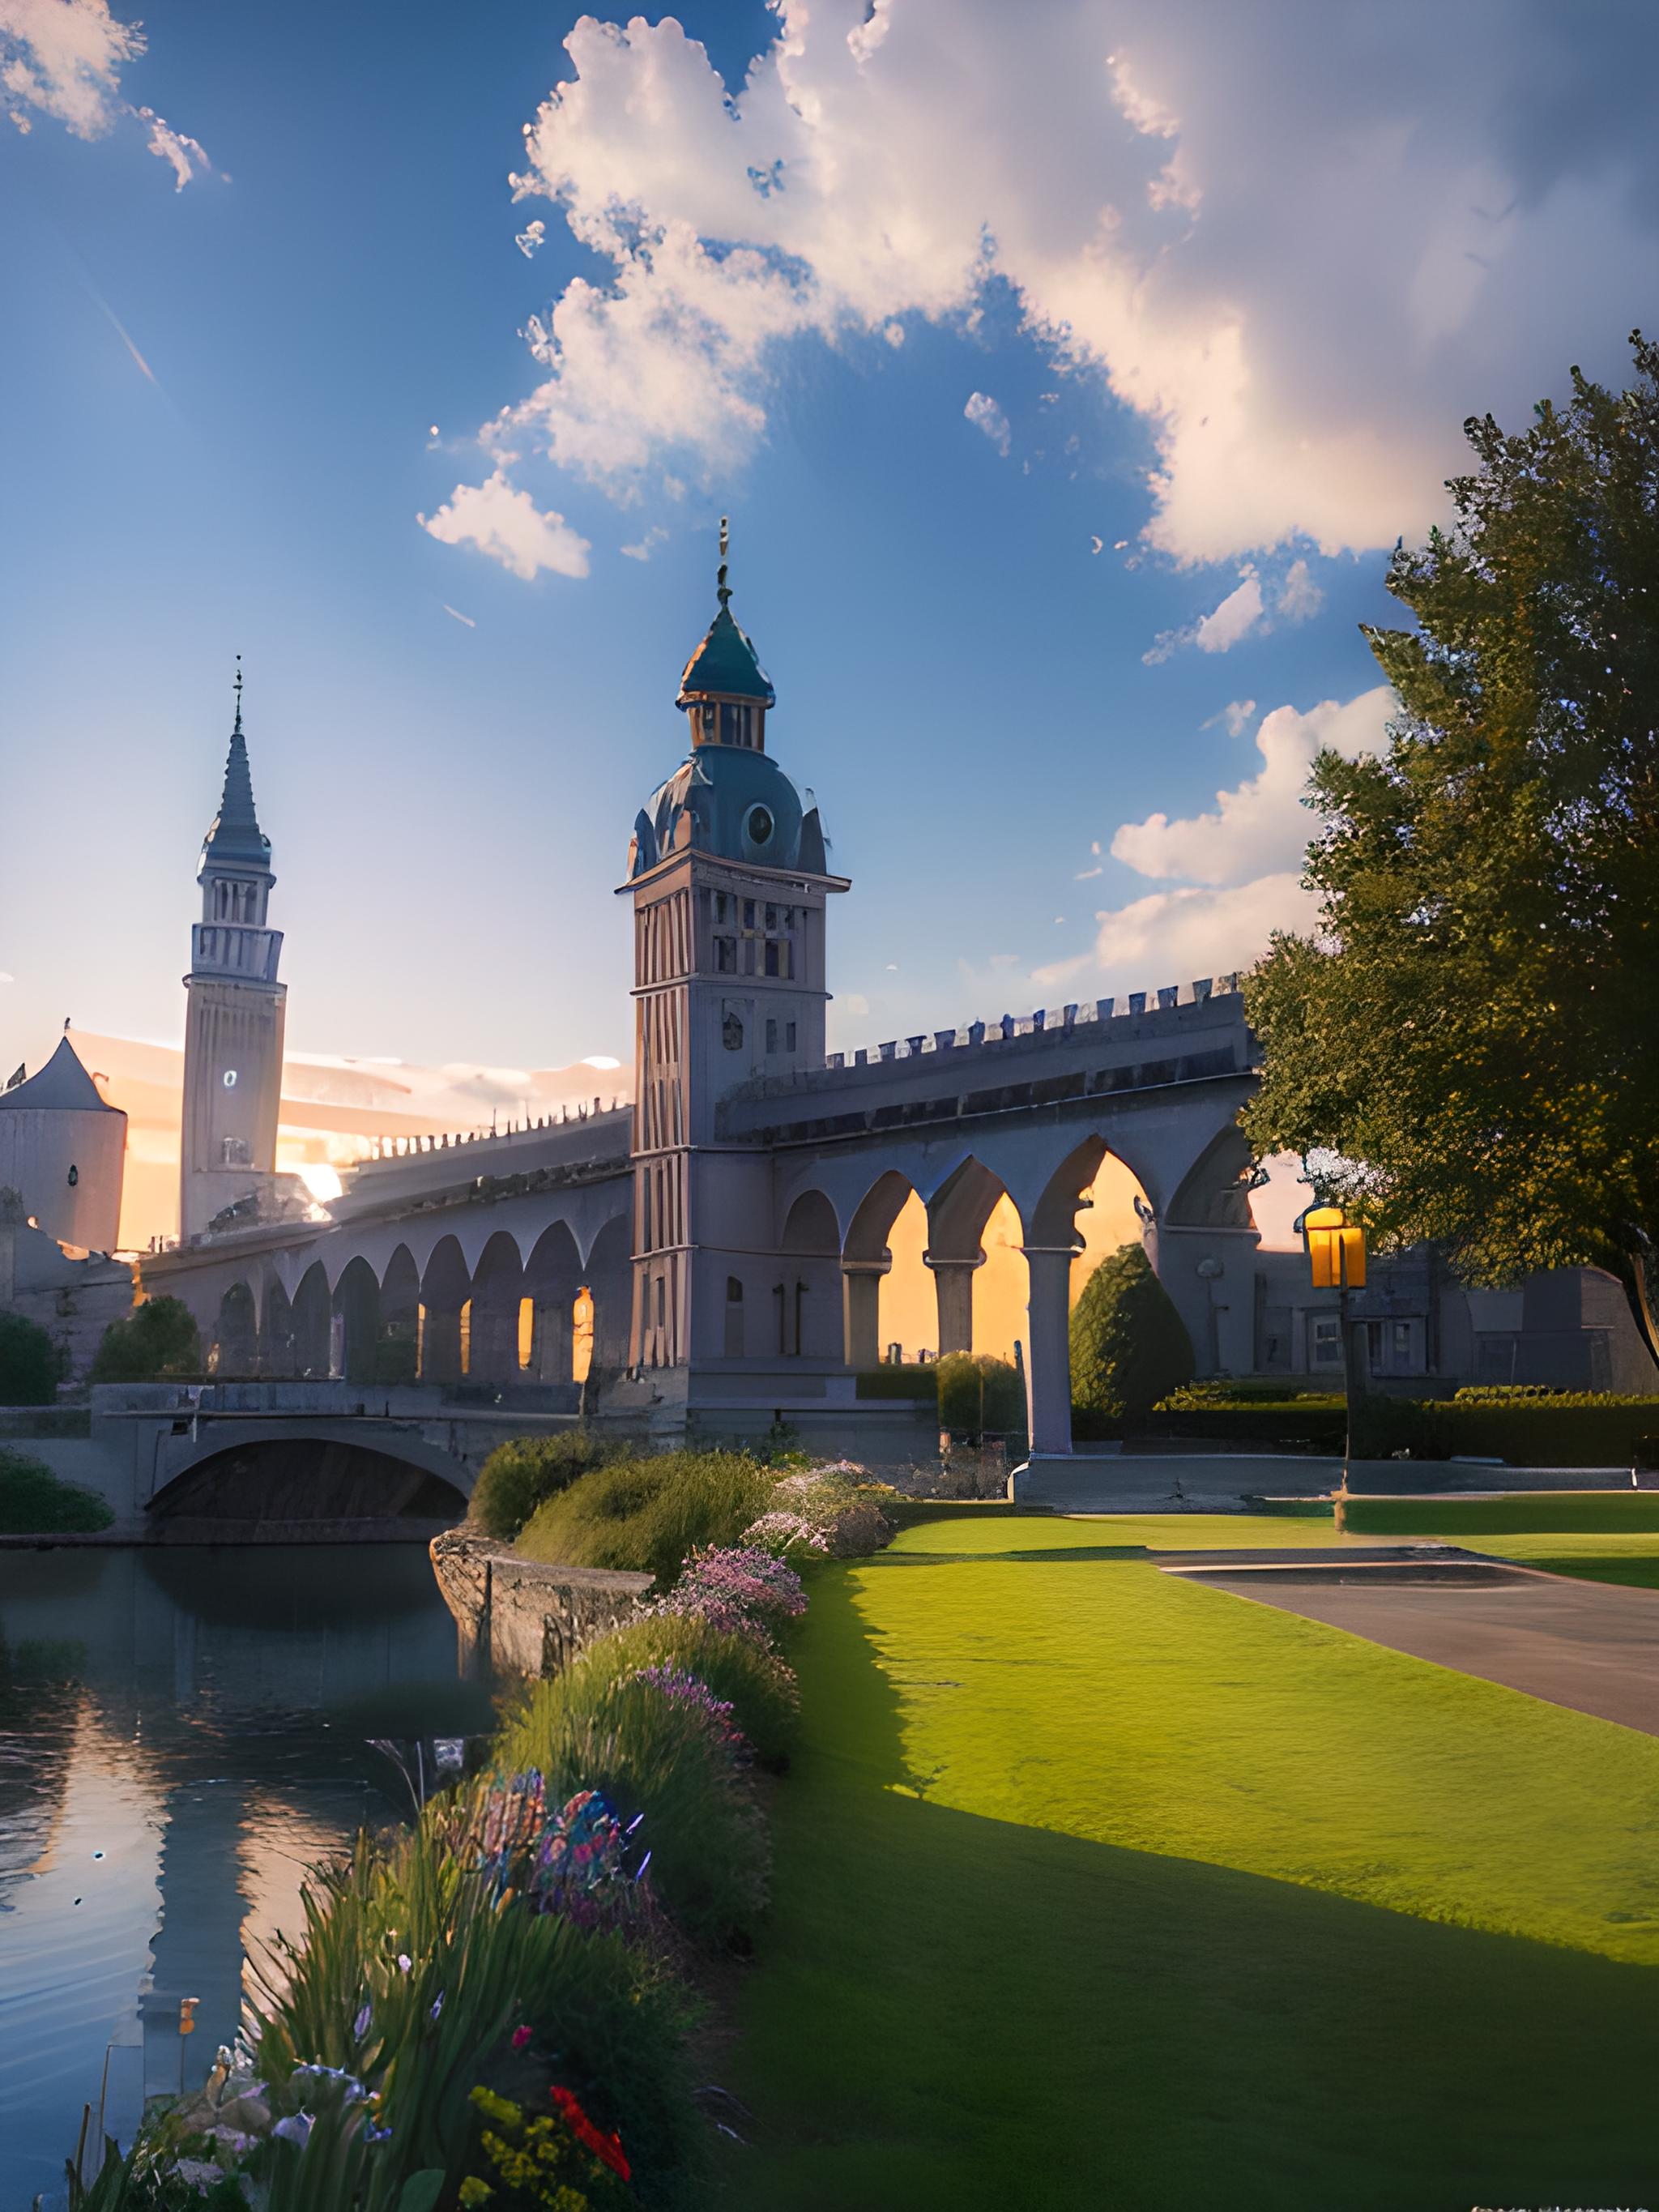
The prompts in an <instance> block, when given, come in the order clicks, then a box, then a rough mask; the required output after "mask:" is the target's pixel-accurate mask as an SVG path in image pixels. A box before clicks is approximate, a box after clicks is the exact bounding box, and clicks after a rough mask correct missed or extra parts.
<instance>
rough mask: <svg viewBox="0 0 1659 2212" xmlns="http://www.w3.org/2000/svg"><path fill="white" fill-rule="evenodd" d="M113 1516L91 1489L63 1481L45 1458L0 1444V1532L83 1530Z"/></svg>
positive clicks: (44, 1533) (106, 1522) (56, 1533)
mask: <svg viewBox="0 0 1659 2212" xmlns="http://www.w3.org/2000/svg"><path fill="white" fill-rule="evenodd" d="M114 1518H115V1516H114V1514H113V1513H112V1512H111V1511H110V1509H109V1507H108V1506H107V1505H106V1504H105V1503H104V1501H103V1499H102V1498H100V1497H99V1496H98V1495H97V1494H96V1493H95V1492H93V1491H90V1490H82V1489H81V1488H80V1486H78V1485H77V1484H76V1483H73V1482H64V1481H62V1480H60V1479H59V1478H58V1476H57V1475H55V1474H53V1473H52V1469H51V1468H49V1467H48V1466H47V1465H46V1462H45V1461H44V1460H39V1459H31V1458H30V1457H29V1456H28V1455H27V1452H20V1451H12V1450H10V1449H9V1448H8V1447H7V1446H6V1445H4V1444H0V1532H3V1533H4V1534H6V1535H8V1536H61V1535H67V1534H88V1533H90V1532H91V1531H92V1530H94V1529H97V1528H108V1526H109V1524H110V1522H112V1521H113V1520H114Z"/></svg>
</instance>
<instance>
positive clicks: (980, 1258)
mask: <svg viewBox="0 0 1659 2212" xmlns="http://www.w3.org/2000/svg"><path fill="white" fill-rule="evenodd" d="M921 1261H922V1265H923V1266H924V1267H931V1268H932V1269H933V1294H934V1296H935V1297H936V1298H937V1299H938V1301H939V1358H941V1359H943V1358H945V1355H946V1353H947V1352H971V1351H972V1350H973V1348H974V1270H975V1267H983V1266H984V1265H985V1255H984V1253H983V1252H976V1253H975V1255H974V1256H973V1258H972V1259H971V1260H956V1259H944V1258H935V1256H934V1255H933V1253H931V1252H924V1253H923V1254H922V1255H921Z"/></svg>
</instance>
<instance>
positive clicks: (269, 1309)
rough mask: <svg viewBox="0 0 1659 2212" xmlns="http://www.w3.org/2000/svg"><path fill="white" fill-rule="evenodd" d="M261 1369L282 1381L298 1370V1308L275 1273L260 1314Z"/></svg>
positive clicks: (262, 1371)
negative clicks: (295, 1353)
mask: <svg viewBox="0 0 1659 2212" xmlns="http://www.w3.org/2000/svg"><path fill="white" fill-rule="evenodd" d="M259 1372H260V1374H261V1375H268V1376H272V1377H273V1378H275V1379H276V1380H278V1381H281V1380H283V1379H285V1378H287V1377H289V1376H292V1375H293V1373H294V1308H293V1305H292V1304H290V1302H289V1295H288V1292H287V1291H285V1290H284V1289H283V1286H282V1285H281V1284H280V1283H279V1282H278V1281H277V1280H276V1278H275V1276H273V1277H272V1278H271V1279H270V1281H269V1282H268V1283H267V1284H266V1285H265V1295H264V1310H263V1311H262V1313H261V1315H260V1317H259Z"/></svg>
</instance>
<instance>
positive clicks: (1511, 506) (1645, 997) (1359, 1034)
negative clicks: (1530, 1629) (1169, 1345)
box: [1244, 331, 1659, 1355]
mask: <svg viewBox="0 0 1659 2212" xmlns="http://www.w3.org/2000/svg"><path fill="white" fill-rule="evenodd" d="M1632 346H1633V348H1634V350H1635V356H1636V372H1637V373H1636V378H1635V380H1634V382H1633V384H1632V388H1631V389H1630V390H1629V391H1627V392H1623V393H1615V392H1609V391H1607V390H1605V389H1604V388H1603V387H1601V386H1599V385H1595V384H1592V383H1590V382H1589V381H1588V380H1586V379H1585V378H1584V377H1583V376H1582V375H1581V374H1579V372H1578V370H1577V369H1576V368H1575V369H1574V370H1573V371H1572V397H1571V401H1570V403H1569V404H1567V405H1566V406H1565V407H1562V408H1557V407H1555V406H1553V405H1552V404H1549V403H1548V402H1545V403H1544V404H1541V406H1540V407H1538V409H1537V410H1535V419H1534V422H1533V424H1532V426H1531V427H1530V428H1528V429H1527V430H1526V431H1524V432H1522V433H1520V434H1519V435H1505V434H1504V432H1503V431H1501V430H1500V429H1499V428H1498V425H1497V423H1496V422H1494V421H1493V420H1492V417H1491V416H1483V417H1480V418H1472V419H1471V420H1470V421H1469V422H1468V423H1466V425H1465V426H1464V427H1465V430H1466V433H1467V435H1468V439H1469V442H1470V444H1471V445H1472V446H1473V447H1474V453H1475V455H1476V457H1477V459H1478V463H1479V466H1478V467H1477V469H1476V470H1475V471H1474V473H1473V474H1472V475H1469V476H1465V477H1455V478H1454V479H1453V480H1452V482H1451V483H1449V486H1448V489H1449V491H1450V493H1451V495H1452V501H1453V507H1454V510H1455V522H1454V525H1453V526H1452V527H1451V528H1450V529H1449V530H1447V531H1444V532H1442V531H1438V530H1437V531H1435V532H1431V536H1430V538H1429V542H1428V544H1427V545H1426V546H1425V547H1423V548H1422V549H1420V550H1416V551H1407V550H1404V549H1403V548H1396V550H1395V556H1394V561H1393V563H1392V565H1391V567H1390V568H1389V577H1388V586H1389V591H1390V592H1393V594H1394V595H1395V598H1396V599H1399V600H1400V601H1401V603H1402V604H1403V605H1405V606H1406V607H1407V608H1409V609H1410V611H1411V612H1412V614H1413V616H1414V617H1416V625H1417V626H1416V628H1415V629H1367V631H1366V633H1365V635H1366V638H1367V641H1368V642H1369V644H1370V647H1371V650H1372V652H1373V653H1375V654H1376V658H1377V660H1378V661H1379V663H1380V664H1381V665H1382V667H1383V672H1384V673H1385V674H1386V675H1387V677H1388V678H1389V681H1390V683H1391V684H1393V686H1394V689H1395V692H1396V694H1397V695H1398V697H1399V701H1400V712H1399V714H1398V716H1397V718H1396V719H1395V721H1394V723H1393V724H1392V725H1391V729H1390V742H1389V750H1388V752H1387V755H1386V756H1385V757H1378V758H1374V759H1365V760H1358V761H1344V760H1340V759H1339V758H1338V757H1336V756H1334V754H1331V753H1325V754H1322V756H1321V757H1320V758H1319V760H1318V761H1317V762H1316V764H1315V768H1314V772H1313V778H1312V781H1311V784H1310V804H1311V805H1314V806H1316V808H1317V809H1318V810H1319V811H1320V812H1321V813H1322V814H1323V815H1324V817H1326V826H1325V827H1324V829H1322V831H1321V832H1320V833H1319V834H1318V835H1317V836H1316V837H1315V839H1314V842H1313V843H1312V845H1311V846H1310V848H1309V854H1308V863H1307V873H1306V877H1305V879H1304V880H1305V881H1306V882H1307V884H1309V886H1310V889H1312V890H1314V891H1316V893H1317V894H1318V896H1319V898H1320V902H1321V910H1320V919H1319V923H1318V926H1317V927H1316V931H1315V933H1313V934H1312V935H1311V936H1310V937H1294V936H1289V935H1278V936H1275V938H1274V939H1273V943H1272V946H1271V949H1270V951H1269V953H1268V955H1267V959H1266V960H1265V961H1264V963H1262V964H1261V967H1260V968H1259V969H1257V970H1256V972H1255V975H1254V976H1253V977H1251V978H1250V980H1249V983H1248V985H1247V987H1246V1007H1247V1011H1248V1012H1249V1019H1250V1024H1251V1026H1252V1028H1253V1029H1254V1030H1255V1033H1256V1035H1257V1036H1258V1037H1259V1038H1260V1039H1261V1044H1262V1046H1263V1048H1264V1056H1265V1067H1266V1072H1265V1075H1264V1079H1263V1082H1262V1085H1261V1090H1260V1091H1259V1092H1258V1094H1257V1096H1256V1097H1255V1099H1254V1101H1253V1102H1252V1103H1251V1104H1250V1106H1249V1109H1248V1110H1247V1112H1246V1115H1245V1117H1244V1121H1245V1127H1246V1130H1247V1132H1248V1133H1249V1137H1250V1139H1251V1142H1252V1144H1253V1145H1254V1146H1255V1150H1256V1151H1257V1152H1258V1153H1267V1152H1278V1151H1291V1152H1302V1153H1304V1154H1307V1153H1309V1152H1317V1151H1320V1150H1322V1149H1323V1150H1324V1151H1325V1152H1327V1154H1328V1158H1327V1161H1326V1164H1325V1166H1324V1168H1323V1169H1322V1171H1321V1172H1320V1173H1319V1174H1318V1175H1317V1176H1316V1185H1317V1186H1318V1187H1319V1188H1320V1194H1321V1195H1322V1196H1325V1197H1330V1198H1334V1199H1340V1200H1351V1201H1352V1202H1354V1203H1355V1204H1357V1205H1358V1206H1359V1208H1360V1210H1361V1211H1362V1212H1363V1214H1364V1217H1365V1218H1366V1219H1367V1221H1368V1223H1369V1225H1370V1227H1371V1229H1372V1231H1373V1233H1374V1234H1375V1235H1376V1236H1379V1237H1382V1238H1383V1239H1384V1240H1391V1241H1397V1242H1401V1243H1405V1242H1413V1243H1414V1242H1419V1241H1422V1240H1425V1239H1431V1238H1433V1239H1441V1240H1443V1241H1444V1242H1445V1243H1446V1244H1447V1245H1448V1246H1449V1249H1450V1255H1451V1257H1452V1259H1453V1261H1454V1263H1455V1266H1456V1267H1458V1269H1459V1271H1460V1273H1462V1276H1463V1277H1464V1279H1466V1280H1468V1281H1469V1282H1473V1283H1476V1284H1499V1283H1504V1282H1512V1281H1514V1280H1515V1279H1516V1277H1517V1276H1519V1275H1521V1274H1522V1273H1526V1272H1528V1270H1530V1269H1533V1268H1543V1267H1566V1266H1575V1265H1590V1266H1595V1267H1605V1268H1607V1269H1608V1270H1609V1271H1610V1272H1611V1273H1613V1274H1615V1275H1616V1276H1618V1277H1619V1279H1620V1281H1621V1282H1622V1283H1623V1284H1624V1285H1625V1289H1626V1294H1627V1296H1628V1297H1629V1299H1630V1304H1631V1308H1632V1313H1633V1314H1634V1315H1635V1316H1636V1320H1637V1324H1638V1328H1640V1329H1641V1331H1642V1334H1643V1335H1644V1338H1645V1340H1646V1341H1647V1345H1648V1348H1649V1350H1650V1352H1655V1353H1656V1355H1659V1335H1656V1320H1655V1304H1656V1293H1659V1283H1656V1278H1655V1265H1656V1254H1655V1240H1656V1237H1659V1115H1656V1112H1655V1105H1654V1101H1655V1097H1656V1081H1659V1017H1656V1012H1655V1009H1656V1006H1659V997H1656V987H1659V900H1656V895H1655V884H1656V882H1659V735H1656V717H1659V348H1656V347H1655V346H1653V345H1652V344H1650V343H1648V342H1647V341H1645V340H1644V338H1643V337H1642V336H1641V334H1640V332H1639V331H1638V332H1636V333H1635V334H1633V336H1632Z"/></svg>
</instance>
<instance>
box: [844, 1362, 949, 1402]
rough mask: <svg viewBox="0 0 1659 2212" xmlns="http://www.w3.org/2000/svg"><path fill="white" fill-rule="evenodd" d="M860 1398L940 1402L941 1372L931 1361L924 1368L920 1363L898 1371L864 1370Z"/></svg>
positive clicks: (893, 1369)
mask: <svg viewBox="0 0 1659 2212" xmlns="http://www.w3.org/2000/svg"><path fill="white" fill-rule="evenodd" d="M858 1395H859V1396H860V1398H914V1399H919V1400H925V1399H928V1398H937V1397H938V1395H939V1374H938V1370H937V1369H936V1367H935V1366H934V1364H933V1362H932V1361H931V1360H930V1361H929V1362H928V1363H927V1364H926V1365H925V1366H924V1365H922V1364H921V1362H919V1361H918V1362H915V1363H914V1364H908V1365H905V1366H898V1367H895V1366H881V1367H862V1368H860V1370H859V1379H858Z"/></svg>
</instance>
